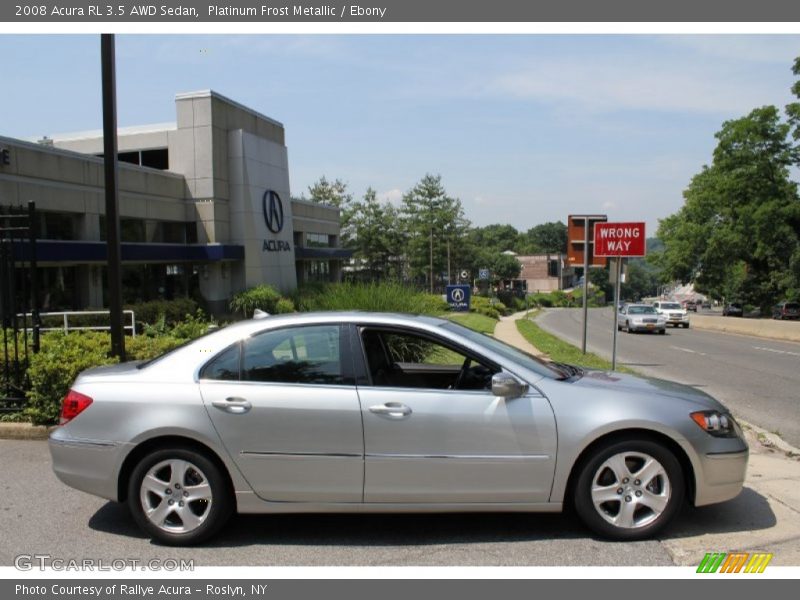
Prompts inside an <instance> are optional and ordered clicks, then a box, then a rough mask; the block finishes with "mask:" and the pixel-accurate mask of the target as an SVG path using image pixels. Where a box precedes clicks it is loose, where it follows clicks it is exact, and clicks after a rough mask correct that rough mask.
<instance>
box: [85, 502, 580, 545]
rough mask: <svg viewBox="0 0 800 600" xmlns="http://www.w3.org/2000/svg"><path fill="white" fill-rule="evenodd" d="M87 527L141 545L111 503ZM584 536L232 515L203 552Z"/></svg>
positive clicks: (512, 528)
mask: <svg viewBox="0 0 800 600" xmlns="http://www.w3.org/2000/svg"><path fill="white" fill-rule="evenodd" d="M88 525H89V527H90V528H91V529H93V530H95V531H99V532H103V533H108V534H111V535H116V536H123V537H129V538H138V539H147V536H145V535H144V534H143V533H142V531H141V530H140V529H139V528H138V526H137V525H136V523H135V522H134V521H133V518H132V517H131V516H130V513H129V512H128V510H127V507H125V506H124V505H122V504H118V503H115V502H108V503H106V504H105V505H103V506H102V507H101V508H100V509H99V510H98V511H97V512H96V513H95V514H94V515H92V517H91V518H90V519H89V523H88ZM587 535H588V533H587V530H586V529H585V528H584V527H583V526H582V525H581V523H580V522H579V521H578V520H577V518H575V517H573V516H571V515H568V514H558V513H555V514H552V513H550V514H546V513H445V514H352V515H351V514H275V515H234V516H233V517H232V518H231V519H230V521H229V522H228V523H227V524H226V526H225V527H224V529H223V530H222V531H221V532H220V533H219V534H217V535H216V536H215V537H214V538H213V539H212V540H211V541H209V542H207V543H205V544H203V546H204V547H209V548H224V547H237V546H251V545H255V544H264V543H269V544H277V545H281V544H284V545H292V546H298V545H301V546H303V545H307V546H415V545H430V544H450V543H453V544H455V543H461V544H464V543H484V542H519V541H536V540H553V539H579V538H585V537H587ZM151 543H152V544H154V545H160V544H158V543H157V542H151Z"/></svg>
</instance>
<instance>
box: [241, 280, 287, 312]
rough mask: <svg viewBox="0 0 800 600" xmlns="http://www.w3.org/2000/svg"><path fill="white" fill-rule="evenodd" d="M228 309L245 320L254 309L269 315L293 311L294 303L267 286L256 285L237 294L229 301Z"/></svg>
mask: <svg viewBox="0 0 800 600" xmlns="http://www.w3.org/2000/svg"><path fill="white" fill-rule="evenodd" d="M230 309H231V311H233V312H235V313H242V314H243V315H244V316H245V318H249V317H252V316H253V312H254V311H255V310H256V309H259V310H263V311H264V312H267V313H269V314H271V315H274V314H280V313H291V312H294V311H295V308H294V303H293V302H292V301H291V300H289V299H288V298H284V297H283V296H281V295H280V292H278V290H276V289H275V288H273V287H272V286H269V285H257V286H255V287H252V288H250V289H249V290H245V291H243V292H239V293H238V294H236V295H235V296H234V297H233V298H232V299H231V303H230Z"/></svg>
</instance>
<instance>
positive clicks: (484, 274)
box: [478, 269, 489, 279]
mask: <svg viewBox="0 0 800 600" xmlns="http://www.w3.org/2000/svg"><path fill="white" fill-rule="evenodd" d="M478 279H489V269H480V270H479V271H478Z"/></svg>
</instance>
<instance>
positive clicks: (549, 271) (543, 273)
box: [516, 253, 575, 294]
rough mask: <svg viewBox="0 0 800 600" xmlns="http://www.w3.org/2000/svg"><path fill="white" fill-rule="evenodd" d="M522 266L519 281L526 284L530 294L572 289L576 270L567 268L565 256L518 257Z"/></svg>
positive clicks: (554, 254) (537, 255)
mask: <svg viewBox="0 0 800 600" xmlns="http://www.w3.org/2000/svg"><path fill="white" fill-rule="evenodd" d="M516 258H517V260H518V261H519V262H520V264H521V265H522V270H521V271H520V274H519V277H518V279H521V280H523V281H525V282H526V285H527V289H528V293H531V294H533V293H536V292H552V291H555V290H563V289H565V288H569V287H572V282H573V279H574V278H575V270H574V269H573V268H572V267H568V266H565V264H566V255H565V254H556V253H552V254H532V255H528V256H517V257H516Z"/></svg>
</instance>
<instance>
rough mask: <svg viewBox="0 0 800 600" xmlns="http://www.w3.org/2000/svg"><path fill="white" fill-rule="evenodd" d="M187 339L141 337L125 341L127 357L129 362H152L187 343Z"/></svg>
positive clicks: (168, 336)
mask: <svg viewBox="0 0 800 600" xmlns="http://www.w3.org/2000/svg"><path fill="white" fill-rule="evenodd" d="M187 341H188V340H187V339H185V338H178V337H174V336H171V335H162V336H158V337H148V336H146V335H139V336H136V337H135V338H126V339H125V356H126V358H127V359H128V360H150V359H151V358H155V357H156V356H161V355H162V354H164V353H165V352H169V351H170V350H172V349H173V348H177V347H178V346H180V345H181V344H184V343H186V342H187Z"/></svg>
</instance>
